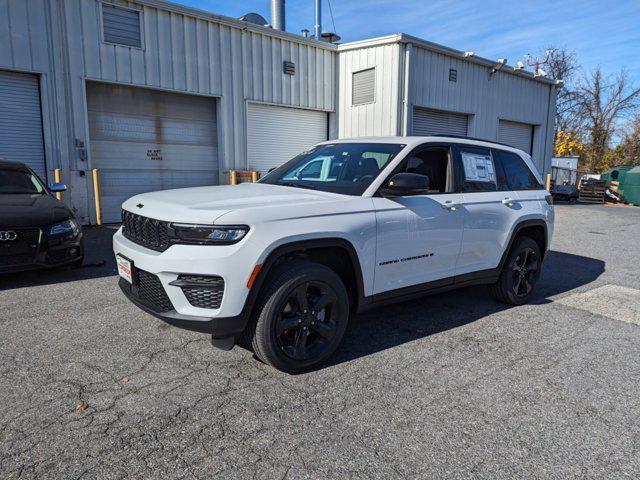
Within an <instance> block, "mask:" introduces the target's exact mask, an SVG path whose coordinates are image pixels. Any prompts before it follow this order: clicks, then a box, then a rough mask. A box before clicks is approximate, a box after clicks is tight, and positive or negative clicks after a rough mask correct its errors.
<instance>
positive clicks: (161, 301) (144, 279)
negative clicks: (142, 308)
mask: <svg viewBox="0 0 640 480" xmlns="http://www.w3.org/2000/svg"><path fill="white" fill-rule="evenodd" d="M136 274H137V278H138V285H137V286H138V289H137V290H138V292H137V296H138V298H139V299H140V301H141V302H142V303H144V304H145V305H146V306H147V307H149V308H150V309H152V310H154V311H156V312H168V311H169V310H173V305H172V304H171V300H169V297H168V296H167V292H165V290H164V287H163V286H162V283H161V282H160V279H159V278H158V277H157V276H156V275H154V274H153V273H149V272H145V271H144V270H140V269H136Z"/></svg>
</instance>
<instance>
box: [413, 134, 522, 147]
mask: <svg viewBox="0 0 640 480" xmlns="http://www.w3.org/2000/svg"><path fill="white" fill-rule="evenodd" d="M425 137H449V138H461V139H463V140H473V141H475V142H486V143H495V144H496V145H504V146H505V147H509V148H516V147H514V146H513V145H508V144H506V143H502V142H497V141H495V140H488V139H486V138H478V137H467V136H465V135H447V134H446V133H434V134H432V135H425Z"/></svg>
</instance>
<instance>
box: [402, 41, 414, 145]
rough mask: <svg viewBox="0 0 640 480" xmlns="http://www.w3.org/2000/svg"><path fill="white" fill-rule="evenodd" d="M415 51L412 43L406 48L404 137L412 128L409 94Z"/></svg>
mask: <svg viewBox="0 0 640 480" xmlns="http://www.w3.org/2000/svg"><path fill="white" fill-rule="evenodd" d="M412 50H413V45H412V44H411V43H407V44H406V45H405V47H404V71H403V75H402V82H403V84H402V135H403V136H405V137H406V136H407V135H409V126H410V115H411V111H410V108H409V107H410V103H409V94H410V91H411V88H410V83H411V52H412Z"/></svg>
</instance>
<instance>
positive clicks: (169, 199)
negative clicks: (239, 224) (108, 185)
mask: <svg viewBox="0 0 640 480" xmlns="http://www.w3.org/2000/svg"><path fill="white" fill-rule="evenodd" d="M342 197H343V196H342V195H338V194H334V193H327V192H318V191H313V190H303V189H301V188H293V187H283V186H280V185H268V184H264V183H241V184H240V185H221V186H215V187H193V188H180V189H176V190H163V191H160V192H151V193H143V194H140V195H136V196H135V197H131V198H130V199H129V200H127V201H126V202H124V203H123V204H122V207H123V208H124V209H126V210H128V211H130V212H133V213H137V214H139V215H143V216H145V217H150V218H155V219H157V220H164V221H169V222H184V223H202V224H212V223H214V222H215V221H216V219H218V218H220V217H221V216H222V215H225V214H227V213H229V212H232V211H236V210H241V209H252V208H257V207H275V208H280V209H282V210H283V212H284V211H286V209H287V208H288V207H291V206H292V205H296V206H299V205H301V204H305V203H317V202H331V201H335V200H336V199H339V198H342Z"/></svg>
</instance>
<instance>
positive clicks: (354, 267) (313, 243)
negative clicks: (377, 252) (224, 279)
mask: <svg viewBox="0 0 640 480" xmlns="http://www.w3.org/2000/svg"><path fill="white" fill-rule="evenodd" d="M296 257H306V258H310V259H311V260H314V261H317V262H318V263H321V264H323V265H326V266H328V267H329V268H331V269H332V270H333V271H335V272H336V273H337V274H338V275H339V276H340V278H341V279H342V280H343V282H344V283H345V287H347V290H348V292H349V301H350V308H351V309H352V310H354V311H355V310H357V308H358V305H360V304H362V302H363V298H364V280H363V276H362V268H361V265H360V259H359V257H358V253H357V251H356V249H355V247H354V246H353V244H352V243H351V242H350V241H349V240H347V239H345V238H340V237H327V238H314V239H306V240H294V241H291V242H287V243H284V244H281V245H278V246H277V247H275V248H273V249H272V250H271V251H270V252H269V253H268V254H267V256H266V258H265V260H264V261H263V262H262V266H261V267H260V270H259V272H258V274H257V276H256V278H255V280H254V282H253V284H252V285H251V290H250V291H249V296H248V298H247V307H248V308H249V309H250V310H253V305H254V303H255V301H256V299H257V296H258V294H259V293H260V291H261V289H262V288H263V286H264V283H265V281H266V279H267V277H268V276H269V273H270V272H271V271H273V268H274V267H276V266H277V265H279V264H281V263H282V262H283V261H286V260H287V259H290V258H296Z"/></svg>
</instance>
